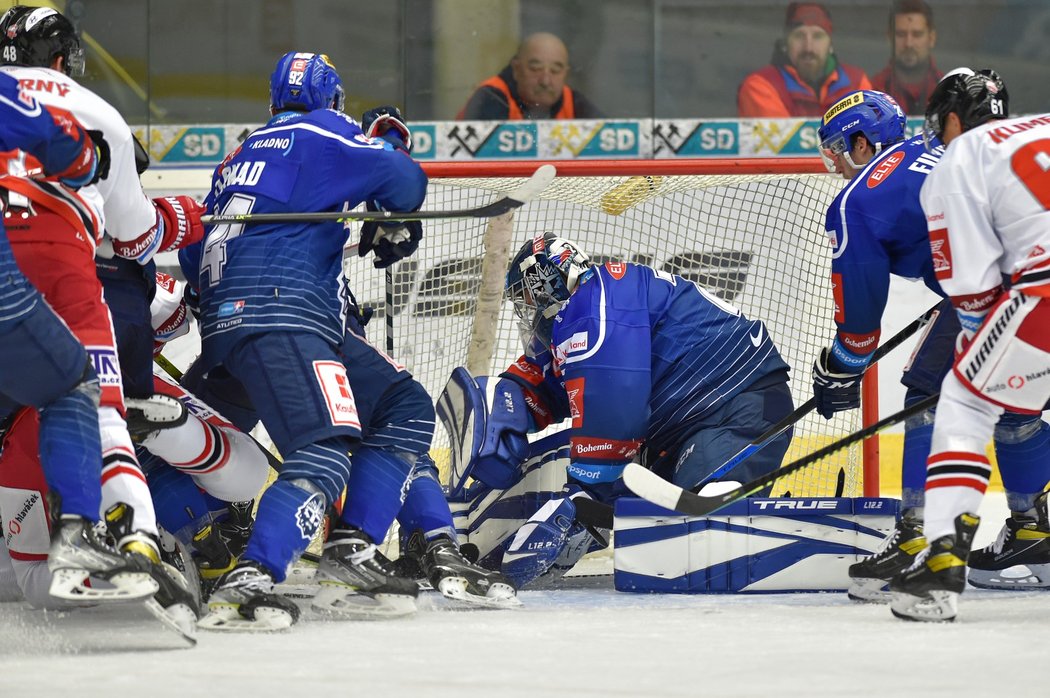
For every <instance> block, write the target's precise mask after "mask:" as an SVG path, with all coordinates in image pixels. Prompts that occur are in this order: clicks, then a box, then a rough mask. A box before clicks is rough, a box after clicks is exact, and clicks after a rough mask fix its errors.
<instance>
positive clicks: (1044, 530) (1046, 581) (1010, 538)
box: [968, 492, 1050, 591]
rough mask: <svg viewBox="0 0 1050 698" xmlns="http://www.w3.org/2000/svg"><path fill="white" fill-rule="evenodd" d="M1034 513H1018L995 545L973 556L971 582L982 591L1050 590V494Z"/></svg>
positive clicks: (971, 560)
mask: <svg viewBox="0 0 1050 698" xmlns="http://www.w3.org/2000/svg"><path fill="white" fill-rule="evenodd" d="M1034 509H1035V510H1034V512H1026V513H1024V514H1019V513H1016V512H1015V513H1014V514H1012V515H1011V516H1010V518H1008V519H1007V520H1006V523H1005V524H1004V525H1003V528H1002V530H1001V531H1000V532H999V537H998V538H996V540H995V542H994V543H992V544H991V545H989V546H988V547H986V548H982V549H981V550H974V551H973V552H972V553H970V560H969V563H968V566H969V568H970V569H969V575H968V576H969V582H970V584H972V585H973V586H975V587H980V588H981V589H1009V590H1015V591H1016V590H1025V589H1050V520H1048V516H1047V493H1046V492H1044V493H1043V494H1041V495H1040V496H1039V498H1038V499H1036V500H1035V507H1034Z"/></svg>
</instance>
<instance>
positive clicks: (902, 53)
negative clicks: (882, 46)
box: [871, 0, 944, 114]
mask: <svg viewBox="0 0 1050 698" xmlns="http://www.w3.org/2000/svg"><path fill="white" fill-rule="evenodd" d="M889 37H890V45H891V46H892V47H893V54H892V55H891V56H890V62H889V65H887V66H886V67H885V68H884V69H883V70H882V72H881V73H879V74H878V75H876V76H875V77H874V78H872V79H871V84H872V85H873V86H874V87H875V89H876V90H879V91H880V92H885V93H886V94H888V95H890V96H891V97H893V98H894V99H895V100H897V104H899V105H901V109H903V110H904V113H905V114H924V113H926V102H927V101H929V97H930V93H931V92H933V88H935V87H937V83H938V82H940V80H941V77H942V76H943V75H944V73H942V72H941V71H940V70H938V69H937V66H936V65H934V62H933V55H932V51H933V47H934V46H936V45H937V30H936V29H935V28H934V26H933V10H931V9H930V6H929V5H928V4H927V3H926V1H925V0H895V2H894V3H893V9H892V10H890V31H889Z"/></svg>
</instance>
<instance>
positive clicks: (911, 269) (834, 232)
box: [813, 91, 1050, 602]
mask: <svg viewBox="0 0 1050 698" xmlns="http://www.w3.org/2000/svg"><path fill="white" fill-rule="evenodd" d="M904 127H905V117H904V115H903V113H902V112H901V110H900V108H899V107H898V106H897V103H896V102H894V101H893V99H892V98H891V97H889V96H888V95H886V94H883V93H881V92H875V91H863V92H855V93H853V94H850V95H848V96H847V97H845V98H844V99H842V100H841V101H840V102H839V103H837V104H835V105H834V106H832V107H831V108H830V109H829V110H828V112H827V113H826V114H825V115H824V118H823V121H822V124H821V127H820V130H819V133H820V138H821V146H820V149H821V155H822V156H823V157H824V159H825V162H826V164H827V165H828V168H829V170H832V171H834V172H837V173H838V174H841V175H842V176H843V178H845V179H846V180H848V181H849V183H848V184H847V185H846V187H845V188H844V189H843V190H842V191H841V192H840V193H839V195H838V196H837V197H836V198H835V200H834V201H833V202H832V204H831V206H829V207H828V211H827V218H826V228H827V233H828V237H829V240H830V242H831V245H832V261H831V272H832V278H831V284H832V290H833V293H834V297H835V318H834V320H835V323H836V325H837V327H838V332H837V333H836V336H835V339H834V341H833V343H832V345H831V347H830V348H828V349H825V350H824V351H823V352H821V354H820V356H819V358H818V359H817V361H816V364H815V366H814V378H813V391H814V396H815V397H816V400H817V410H818V411H819V412H820V413H821V414H822V415H824V416H825V417H830V416H831V415H832V414H834V413H835V412H838V411H841V410H845V409H851V408H855V407H858V406H859V404H860V382H861V377H862V374H863V372H864V370H865V368H866V367H867V365H868V363H869V361H870V359H871V355H872V353H873V352H874V350H875V348H876V346H877V345H878V340H879V334H880V327H881V322H882V315H883V311H884V310H885V308H886V303H887V296H888V292H889V283H890V275H891V274H895V275H897V276H901V277H904V278H909V279H922V281H923V282H924V283H925V284H926V286H927V287H928V288H929V289H930V290H931V291H933V292H934V293H936V294H937V295H939V296H941V297H944V295H945V294H944V291H943V290H942V289H941V287H940V285H939V284H938V283H937V279H936V278H935V276H934V267H933V262H932V258H931V255H930V242H929V236H928V234H927V226H926V218H925V216H924V214H923V212H922V208H921V206H920V203H919V190H920V189H921V187H922V184H923V182H924V181H925V179H926V176H927V175H928V174H929V173H930V171H931V170H932V168H933V167H934V166H935V164H936V162H937V160H938V159H939V157H940V154H941V152H942V151H943V148H942V147H940V144H939V143H938V142H934V143H932V144H931V147H930V148H929V149H927V147H926V145H925V144H924V141H923V137H922V136H921V135H919V136H915V137H912V138H909V139H906V138H905V132H904ZM959 329H960V325H959V320H958V318H957V316H956V313H955V310H954V309H953V308H952V306H951V304H950V302H949V301H945V302H944V303H943V304H942V305H941V306H940V307H939V308H938V314H937V318H936V319H935V320H934V321H933V324H932V327H931V328H929V329H928V330H927V331H926V333H925V334H924V336H923V338H922V339H921V340H920V343H919V345H918V347H917V348H916V350H915V352H914V354H913V357H912V360H911V361H910V362H909V367H908V369H907V370H906V371H905V374H904V376H903V378H902V381H901V382H902V383H903V384H904V385H905V387H906V388H907V393H906V395H905V405H911V404H914V403H915V402H918V401H919V400H921V399H923V398H925V397H927V396H929V395H932V394H934V393H936V392H937V391H938V390H939V388H940V383H941V380H942V379H943V377H944V375H945V373H946V372H947V371H948V369H949V368H950V367H951V364H952V360H953V357H954V348H955V339H956V336H957V335H958V334H959ZM932 432H933V411H932V410H931V411H930V412H928V413H924V414H922V415H919V416H917V417H913V418H911V419H909V420H908V421H907V423H906V424H905V435H904V462H903V466H902V485H901V490H902V504H903V514H902V517H901V520H900V521H899V522H898V524H897V527H896V529H895V530H894V531H893V532H892V533H891V535H890V536H889V538H888V539H887V541H886V543H885V545H884V547H883V549H882V550H881V551H880V552H878V553H877V554H875V555H874V556H872V557H870V558H867V559H866V560H862V561H861V562H858V563H856V564H854V565H852V566H851V567H850V571H849V573H850V577H851V585H850V589H849V594H850V596H851V597H852V598H855V599H859V600H865V601H880V602H888V601H889V600H890V594H889V591H888V587H887V583H888V581H889V579H890V578H891V577H892V576H893V575H894V574H895V573H897V572H899V571H900V570H902V569H903V568H904V567H906V566H907V565H908V564H910V562H911V561H912V559H913V558H914V556H915V554H917V553H918V552H919V551H920V550H921V549H922V548H923V546H924V545H925V538H923V534H922V507H923V501H924V486H925V482H926V456H927V454H928V453H929V450H930V439H931V437H932ZM1048 433H1050V427H1048V425H1046V424H1044V423H1043V422H1042V421H1041V420H1040V419H1039V417H1038V416H1031V415H1021V414H1017V413H1010V412H1007V413H1005V414H1004V415H1003V417H1002V419H1001V420H1000V422H999V425H998V426H997V428H996V434H995V445H996V451H997V453H998V456H999V463H1000V467H1001V472H1002V476H1003V481H1004V484H1005V486H1006V489H1007V492H1008V499H1009V503H1010V508H1011V510H1013V512H1014V514H1013V516H1012V519H1011V520H1015V521H1016V520H1022V521H1025V522H1031V523H1032V524H1033V526H1032V528H1033V529H1034V528H1038V525H1042V526H1043V527H1044V528H1045V522H1046V516H1045V501H1044V503H1043V504H1042V507H1043V510H1042V513H1043V516H1042V524H1038V525H1037V524H1036V520H1037V519H1038V512H1037V511H1036V499H1037V497H1038V496H1039V494H1040V493H1041V492H1042V490H1043V487H1044V486H1045V485H1046V482H1047V479H1048V478H1050V457H1048V455H1047V454H1050V449H1048V446H1050V438H1048ZM1007 525H1008V527H1010V523H1009V522H1008V524H1007ZM1018 527H1019V526H1014V527H1013V528H1014V529H1016V528H1018ZM1011 530H1012V529H1011ZM1045 533H1048V534H1050V530H1047V531H1045ZM1029 545H1030V544H1029ZM1024 547H1026V546H1024ZM1043 548H1044V549H1045V551H1046V552H1045V556H1046V559H1045V560H1044V562H1050V548H1047V547H1046V546H1043ZM1007 552H1008V553H1009V552H1010V551H1007ZM975 556H976V561H977V564H978V565H984V566H986V567H988V569H987V570H984V571H981V570H974V571H971V579H972V580H977V581H978V583H979V582H980V580H981V579H984V578H991V577H1001V575H998V574H996V573H997V572H998V571H999V570H1001V569H1003V568H1004V565H1002V564H1001V563H1002V562H1003V560H1002V558H1001V559H1000V561H999V563H996V562H995V561H994V560H992V559H991V558H992V557H994V555H991V554H989V555H988V556H986V558H982V557H981V555H980V553H979V552H975V553H974V555H973V556H971V561H973V560H974V559H975ZM1013 564H1017V562H1016V558H1014V560H1013V561H1010V562H1008V563H1007V564H1005V567H1009V566H1012V565H1013ZM993 568H994V572H993Z"/></svg>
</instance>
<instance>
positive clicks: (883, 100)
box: [817, 90, 907, 172]
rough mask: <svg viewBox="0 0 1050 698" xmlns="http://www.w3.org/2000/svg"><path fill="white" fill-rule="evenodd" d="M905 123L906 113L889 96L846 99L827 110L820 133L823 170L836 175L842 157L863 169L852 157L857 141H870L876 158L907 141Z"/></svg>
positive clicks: (862, 94)
mask: <svg viewBox="0 0 1050 698" xmlns="http://www.w3.org/2000/svg"><path fill="white" fill-rule="evenodd" d="M906 122H907V119H906V118H905V116H904V112H903V111H902V110H901V108H900V106H899V105H898V104H897V102H896V101H895V100H894V99H893V97H890V96H889V95H888V94H885V93H883V92H876V91H875V90H862V91H860V92H853V93H852V94H849V95H846V96H845V97H843V98H842V99H841V100H839V101H838V102H836V103H835V105H834V106H832V107H831V108H830V109H828V111H827V112H826V113H825V114H824V118H823V119H822V120H821V123H820V129H819V130H818V131H817V134H818V135H819V137H820V157H821V158H822V159H823V160H824V166H825V167H827V168H828V172H834V171H835V156H836V155H843V156H844V159H845V160H846V164H848V165H849V166H850V167H852V168H853V169H855V170H859V169H861V168H862V167H864V165H858V164H856V163H854V162H853V157H852V155H851V154H850V151H851V150H852V149H853V140H854V138H855V137H856V136H864V137H865V138H867V139H868V142H869V143H871V147H872V148H874V149H875V154H876V155H877V154H879V153H880V152H882V149H883V148H885V147H886V146H888V145H893V144H894V143H899V142H900V141H903V140H904V127H905V125H906Z"/></svg>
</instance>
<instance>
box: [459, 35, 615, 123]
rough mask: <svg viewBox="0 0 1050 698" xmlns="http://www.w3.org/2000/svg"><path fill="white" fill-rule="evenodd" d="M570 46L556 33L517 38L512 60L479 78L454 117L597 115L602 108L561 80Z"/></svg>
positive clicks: (566, 72) (511, 118)
mask: <svg viewBox="0 0 1050 698" xmlns="http://www.w3.org/2000/svg"><path fill="white" fill-rule="evenodd" d="M568 76H569V50H568V49H567V48H565V44H564V43H563V42H562V40H561V39H559V38H558V37H556V36H555V35H554V34H548V33H547V32H539V33H536V34H531V35H529V36H528V37H526V38H525V41H523V42H521V46H519V47H518V52H517V53H516V54H514V57H513V58H511V59H510V64H509V65H507V66H506V67H505V68H504V69H503V70H501V71H500V73H499V75H493V76H492V77H490V78H489V79H488V80H485V81H484V82H482V83H481V84H480V85H479V86H478V88H477V89H476V90H475V91H474V94H472V95H471V96H470V99H469V100H468V101H467V104H466V106H464V107H463V108H462V109H461V110H460V111H459V114H457V115H456V118H457V119H468V120H469V119H478V120H502V121H520V120H522V119H598V118H601V117H602V114H601V112H599V111H598V108H597V107H595V106H594V104H593V103H591V101H590V100H589V99H587V98H586V97H584V96H583V95H582V94H580V93H579V91H577V90H574V89H572V88H571V87H569V86H568V85H566V84H565V79H566V78H567V77H568Z"/></svg>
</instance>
